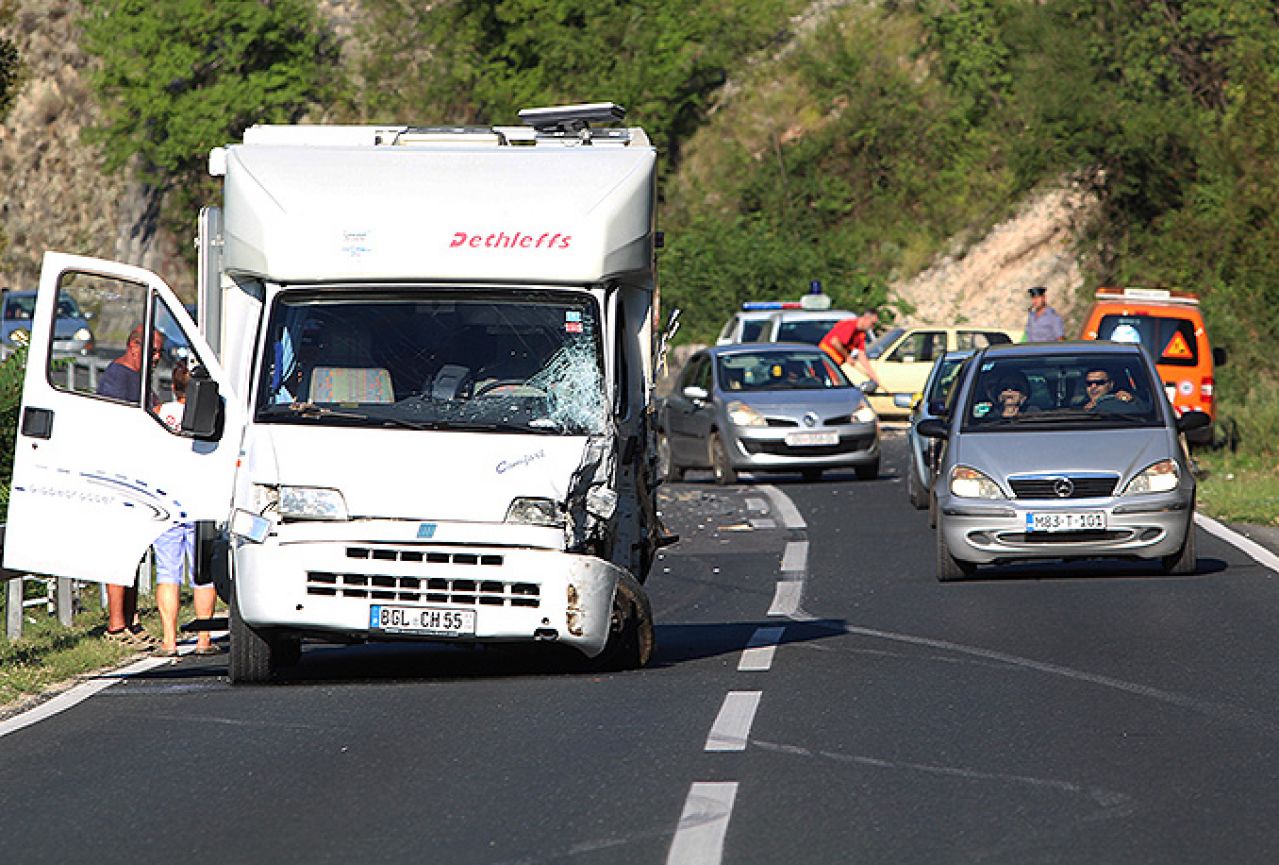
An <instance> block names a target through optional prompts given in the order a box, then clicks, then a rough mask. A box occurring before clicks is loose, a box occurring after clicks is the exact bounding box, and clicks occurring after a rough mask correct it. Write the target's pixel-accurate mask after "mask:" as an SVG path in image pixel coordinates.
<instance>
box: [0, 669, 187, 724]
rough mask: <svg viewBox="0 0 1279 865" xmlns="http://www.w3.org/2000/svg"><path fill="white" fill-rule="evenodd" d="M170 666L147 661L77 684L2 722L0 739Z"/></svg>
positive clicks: (0, 722)
mask: <svg viewBox="0 0 1279 865" xmlns="http://www.w3.org/2000/svg"><path fill="white" fill-rule="evenodd" d="M167 663H169V659H168V658H143V659H142V660H140V661H138V662H136V663H133V664H130V665H129V666H127V667H125V668H124V669H122V670H115V671H113V672H110V673H104V674H102V676H100V677H99V678H96V679H90V680H89V681H87V682H83V683H81V684H79V685H76V686H75V687H74V688H71V689H70V690H67V691H63V692H62V693H61V694H59V695H58V696H56V697H54V698H53V699H51V700H46V701H45V702H43V703H41V704H40V705H39V706H36V707H35V708H34V709H29V710H28V711H26V712H23V713H22V714H21V715H14V716H13V717H12V718H10V719H8V720H7V721H0V736H7V735H9V734H10V733H16V732H17V731H18V730H21V729H23V728H24V727H30V726H31V725H32V724H36V723H39V722H40V721H43V720H44V719H45V718H51V717H53V716H54V715H56V714H58V713H59V712H65V711H66V710H67V709H70V708H71V707H72V706H75V705H77V704H79V703H82V702H84V701H85V700H87V699H89V698H90V697H92V696H93V695H94V694H96V693H98V692H99V691H102V690H105V689H107V688H110V687H111V686H112V685H114V684H116V683H117V682H119V681H120V680H122V679H126V678H128V677H129V676H132V675H135V674H137V673H145V672H146V671H147V670H150V669H152V668H153V667H159V666H162V665H164V664H167Z"/></svg>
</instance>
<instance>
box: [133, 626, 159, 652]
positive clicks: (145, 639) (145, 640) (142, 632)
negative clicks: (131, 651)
mask: <svg viewBox="0 0 1279 865" xmlns="http://www.w3.org/2000/svg"><path fill="white" fill-rule="evenodd" d="M127 630H128V632H129V638H130V639H131V640H132V641H133V644H134V645H135V646H143V647H146V648H154V647H156V646H158V645H160V641H159V640H157V639H156V638H155V637H153V636H151V635H150V634H148V633H147V629H146V628H144V627H142V626H141V625H134V626H133V627H132V628H128V629H127Z"/></svg>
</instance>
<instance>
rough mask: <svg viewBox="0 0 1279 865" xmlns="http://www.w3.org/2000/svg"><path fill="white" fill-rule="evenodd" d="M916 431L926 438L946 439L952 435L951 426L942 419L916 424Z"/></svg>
mask: <svg viewBox="0 0 1279 865" xmlns="http://www.w3.org/2000/svg"><path fill="white" fill-rule="evenodd" d="M915 431H916V432H918V433H919V434H920V435H921V436H923V437H924V438H930V439H944V438H946V436H948V435H949V434H950V425H949V424H948V423H947V422H946V421H944V420H941V419H940V418H935V417H930V418H925V419H924V420H921V421H920V422H919V423H918V424H916V425H915Z"/></svg>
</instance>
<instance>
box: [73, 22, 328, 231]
mask: <svg viewBox="0 0 1279 865" xmlns="http://www.w3.org/2000/svg"><path fill="white" fill-rule="evenodd" d="M86 11H87V15H86V18H85V21H84V32H85V43H84V44H85V48H86V50H88V51H89V52H90V53H91V54H94V55H96V56H97V57H98V58H100V60H101V64H100V65H99V66H98V67H97V68H96V69H95V71H94V72H93V73H92V82H93V84H94V86H95V87H96V89H97V91H98V93H99V95H100V96H101V97H102V101H103V108H104V111H105V119H104V121H103V123H102V124H101V126H99V127H98V128H96V129H94V130H91V131H90V133H89V137H90V139H91V140H92V141H94V142H95V143H98V144H99V145H100V146H101V147H102V151H103V154H104V156H105V158H106V163H107V166H108V168H111V169H119V168H120V167H122V166H124V165H126V164H133V160H134V159H135V157H136V171H137V172H138V177H139V178H140V179H142V180H144V181H145V182H147V183H149V184H152V185H153V186H155V187H157V188H159V189H160V190H161V191H169V190H174V191H177V192H178V196H177V200H175V201H173V202H171V204H172V205H173V206H174V210H175V211H178V212H177V213H176V214H175V215H176V216H177V217H178V218H179V219H183V220H185V221H186V222H188V223H189V222H190V220H191V219H192V218H193V217H192V213H191V212H190V208H191V207H192V205H193V204H194V203H196V202H197V201H199V199H200V198H202V197H204V196H205V195H207V193H208V190H209V186H208V178H207V177H206V174H205V166H206V160H207V157H208V152H209V150H210V149H211V148H213V147H216V146H219V145H222V144H225V143H227V142H228V141H231V140H234V139H237V138H239V137H240V135H241V133H242V132H243V131H244V130H245V129H246V128H247V127H248V126H250V125H252V124H254V123H287V122H293V121H296V120H298V119H299V118H301V117H302V116H304V114H305V113H306V112H307V111H308V110H309V109H310V108H311V107H312V106H314V105H316V104H322V103H324V102H327V101H329V100H331V99H332V98H333V97H334V96H335V89H334V88H335V82H336V80H337V79H336V78H335V71H334V70H337V69H338V68H339V64H338V62H337V54H336V46H335V43H334V41H333V39H332V37H331V35H330V34H329V33H328V32H327V31H326V30H325V29H324V28H323V27H321V25H320V21H319V19H318V16H317V13H316V9H315V5H314V3H311V2H307V0H270V2H242V3H205V2H201V0H166V2H164V3H152V2H147V0H91V2H89V3H87V4H86Z"/></svg>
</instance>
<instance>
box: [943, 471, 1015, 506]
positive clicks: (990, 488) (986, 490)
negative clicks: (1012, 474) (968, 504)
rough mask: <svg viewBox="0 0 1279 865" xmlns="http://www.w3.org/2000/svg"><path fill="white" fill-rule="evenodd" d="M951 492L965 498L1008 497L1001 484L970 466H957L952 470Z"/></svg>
mask: <svg viewBox="0 0 1279 865" xmlns="http://www.w3.org/2000/svg"><path fill="white" fill-rule="evenodd" d="M950 493H951V495H954V496H959V497H960V498H964V499H1002V498H1007V496H1005V495H1004V491H1003V490H1001V489H1000V488H999V484H997V483H995V482H994V481H992V480H991V479H990V478H988V477H987V476H986V475H984V474H982V473H981V472H979V471H977V469H974V468H970V467H968V466H955V467H954V468H953V469H951V470H950Z"/></svg>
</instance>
